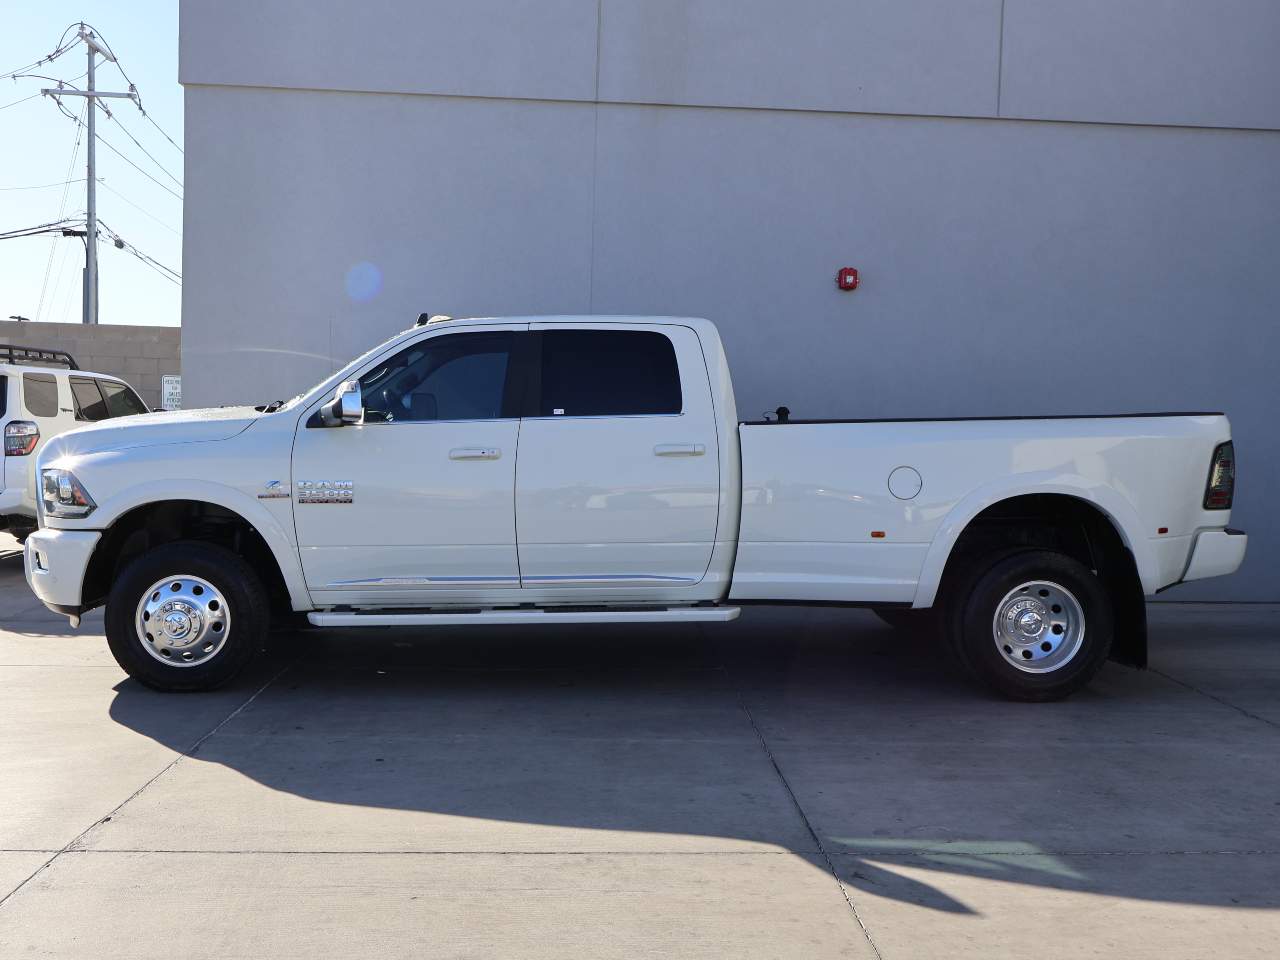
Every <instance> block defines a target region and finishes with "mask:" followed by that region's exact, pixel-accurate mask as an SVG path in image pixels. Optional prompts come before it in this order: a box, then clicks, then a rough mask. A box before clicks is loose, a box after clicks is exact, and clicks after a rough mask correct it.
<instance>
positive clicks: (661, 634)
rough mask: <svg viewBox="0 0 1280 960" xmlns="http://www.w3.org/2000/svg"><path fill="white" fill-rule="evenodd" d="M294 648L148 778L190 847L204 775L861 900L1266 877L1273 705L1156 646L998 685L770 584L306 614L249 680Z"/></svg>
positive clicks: (1249, 897) (448, 846)
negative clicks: (649, 596) (711, 599)
mask: <svg viewBox="0 0 1280 960" xmlns="http://www.w3.org/2000/svg"><path fill="white" fill-rule="evenodd" d="M1266 655H1267V656H1270V657H1272V658H1273V660H1274V659H1276V655H1275V654H1272V653H1269V652H1268V653H1267V654H1266ZM282 669H283V671H284V672H283V673H281V674H280V676H279V677H278V678H276V679H275V680H274V681H273V682H271V683H270V684H269V685H268V686H267V687H266V688H265V689H263V690H262V691H261V692H260V693H259V694H258V695H257V696H256V698H255V699H254V700H253V701H252V703H250V704H249V705H248V706H247V707H245V708H244V709H243V710H242V711H241V712H240V713H238V714H236V715H235V716H233V717H232V718H231V719H230V720H228V721H227V722H226V723H225V724H224V725H223V726H221V727H220V728H219V729H217V731H216V732H215V733H214V734H213V735H212V736H209V737H208V738H207V739H205V740H204V741H203V742H201V743H200V744H199V746H198V748H197V749H196V750H195V751H194V753H193V758H194V761H196V762H195V763H192V762H191V761H183V763H181V764H179V765H178V766H177V767H175V768H174V769H173V770H172V771H170V772H169V773H167V774H166V775H165V777H164V778H161V780H160V781H158V782H157V783H156V784H155V785H153V786H151V787H149V788H148V792H151V793H155V794H156V797H155V800H154V802H155V803H156V804H157V805H163V804H175V805H178V806H181V807H182V808H183V809H184V810H185V814H184V819H185V821H186V822H187V823H189V824H200V825H201V826H199V827H197V828H194V830H192V831H190V832H188V833H186V834H185V835H184V837H183V838H181V840H180V841H179V842H180V843H181V844H183V845H185V847H187V848H194V849H204V848H205V847H206V845H207V846H208V847H209V848H211V849H212V848H221V847H226V846H227V845H228V844H231V845H232V846H233V847H234V846H235V844H237V843H240V842H244V843H246V844H247V843H250V842H251V838H249V837H248V836H242V835H239V834H237V830H238V827H237V826H236V820H235V817H234V816H233V815H232V814H230V813H228V812H227V811H225V810H224V809H222V808H221V807H220V806H219V803H218V802H215V800H213V799H210V797H211V796H213V795H215V794H216V795H217V796H218V797H220V798H221V799H222V801H226V800H227V799H228V798H232V797H234V798H239V799H237V800H236V802H240V801H241V800H243V804H244V805H245V807H246V808H251V809H254V810H255V812H254V814H253V816H254V817H255V818H266V819H270V818H276V819H275V821H274V822H273V825H272V828H271V829H270V830H269V831H268V833H269V835H270V837H271V843H272V844H278V845H279V846H280V848H281V849H313V848H314V849H338V850H342V849H396V850H405V851H505V850H518V851H521V852H529V851H541V850H546V851H556V850H574V851H606V850H622V851H629V850H633V849H639V850H659V851H664V850H674V851H685V852H735V851H757V852H758V851H778V850H783V851H792V852H795V853H797V854H800V855H804V856H806V857H807V858H808V859H809V861H810V862H811V863H812V864H813V865H814V866H815V868H816V869H820V870H827V869H829V867H834V869H835V870H836V872H837V873H838V874H839V876H840V877H841V879H842V881H843V882H844V883H845V884H846V885H847V887H848V888H849V890H850V893H851V894H852V896H853V897H854V899H855V902H856V900H857V897H859V896H862V895H867V894H870V895H874V896H879V897H888V898H891V899H895V900H900V901H904V902H908V903H912V904H916V905H919V906H920V907H922V908H929V909H933V910H941V911H949V912H956V913H966V912H972V911H973V910H974V909H975V908H974V907H972V906H971V905H969V904H967V903H966V902H965V895H964V894H963V893H962V892H961V893H956V892H953V891H954V890H956V888H957V886H958V887H959V888H960V890H961V891H963V890H964V889H966V884H968V885H969V887H972V884H971V882H970V881H971V880H972V879H977V878H981V879H983V880H999V881H1004V882H1006V883H1011V884H1017V885H1030V886H1033V887H1036V888H1041V889H1044V890H1055V891H1078V892H1086V893H1091V894H1101V895H1108V896H1115V897H1126V898H1137V899H1143V900H1155V901H1168V902H1180V903H1195V904H1211V905H1221V906H1239V907H1254V908H1263V907H1265V908H1275V907H1280V876H1277V875H1276V868H1277V866H1278V865H1280V857H1277V856H1276V855H1275V854H1277V852H1280V840H1278V838H1277V814H1278V813H1280V806H1277V805H1276V804H1277V798H1280V765H1277V764H1276V763H1275V757H1276V756H1277V747H1280V735H1278V731H1277V730H1276V729H1275V728H1274V727H1270V726H1268V725H1267V724H1265V723H1261V722H1258V721H1257V720H1256V719H1252V720H1251V719H1250V718H1248V717H1247V716H1245V715H1242V714H1241V713H1239V712H1237V711H1233V710H1232V709H1230V708H1229V707H1226V706H1224V705H1222V704H1221V703H1217V702H1214V701H1212V700H1210V699H1208V698H1206V697H1202V696H1199V695H1197V694H1195V693H1194V692H1192V691H1189V690H1187V689H1186V688H1184V687H1181V686H1179V685H1178V684H1176V683H1173V682H1170V681H1169V680H1168V679H1166V678H1164V677H1162V676H1160V675H1159V674H1155V673H1151V672H1148V673H1140V672H1137V671H1132V670H1129V669H1126V668H1122V667H1118V666H1114V665H1111V666H1108V667H1107V668H1106V670H1104V672H1103V674H1102V675H1101V677H1100V678H1099V679H1098V680H1097V681H1096V682H1095V684H1094V685H1093V686H1092V687H1091V688H1090V689H1089V690H1088V691H1086V692H1084V693H1083V694H1081V695H1078V696H1077V697H1075V698H1073V699H1072V700H1070V701H1067V702H1065V703H1059V704H1041V705H1027V704H1013V703H1006V702H1003V701H999V700H993V699H991V698H989V697H986V696H984V695H983V694H981V693H977V692H975V691H974V690H973V689H971V688H970V687H969V686H968V685H967V684H966V683H964V682H962V681H961V680H959V679H958V678H956V677H955V676H953V675H952V674H951V673H950V672H949V671H948V670H947V668H946V667H944V665H943V663H942V661H941V659H940V657H939V656H938V652H937V649H936V647H935V646H934V645H933V644H932V643H931V642H930V641H929V640H928V639H927V638H922V637H912V636H904V635H902V634H899V633H896V632H894V631H892V630H890V629H888V628H887V627H883V626H881V625H879V623H878V621H876V620H874V619H873V618H872V617H871V615H870V614H867V613H865V612H862V611H839V610H837V611H831V610H761V609H757V610H751V611H748V612H747V614H746V615H744V619H743V620H742V621H740V622H739V623H737V624H733V625H727V626H724V627H707V628H694V627H687V626H682V627H666V628H646V627H635V626H629V627H608V628H600V627H574V628H550V627H548V628H532V627H529V628H523V629H520V630H510V629H509V630H505V631H504V630H499V629H489V628H470V629H469V630H459V631H443V630H441V631H438V632H433V633H430V634H426V635H422V634H415V633H414V632H412V631H392V630H381V631H378V630H367V631H361V632H352V631H346V632H340V631H304V632H300V633H297V634H292V635H289V636H287V637H284V638H283V639H282V640H281V641H280V642H278V643H277V644H276V648H275V649H274V650H273V651H272V652H271V654H270V655H269V656H268V657H267V658H266V659H264V660H263V661H262V662H261V663H260V664H258V666H257V667H256V668H255V669H254V671H253V675H252V676H249V677H246V678H244V679H243V680H242V681H240V682H238V683H237V686H236V690H235V691H234V692H235V693H236V697H235V698H233V700H234V702H237V703H238V702H243V700H244V699H245V698H248V697H249V696H250V695H251V694H253V693H254V691H255V690H257V689H258V688H259V687H261V686H262V684H263V683H264V682H266V681H267V680H268V679H269V678H270V677H271V676H272V675H273V674H274V673H275V672H276V671H279V670H282ZM1272 675H1273V676H1280V673H1273V674H1272ZM192 703H193V698H192V697H191V696H175V695H162V694H157V693H153V692H151V691H148V690H146V689H144V688H142V687H141V686H139V685H137V684H135V683H134V682H132V681H125V682H123V683H121V684H120V685H119V686H118V687H117V693H116V697H115V699H114V701H113V703H112V704H111V708H110V713H111V717H112V718H113V719H114V720H115V721H116V722H117V723H120V724H123V725H124V726H126V727H128V728H130V729H132V730H135V731H137V732H139V733H141V734H144V735H146V736H148V737H152V738H154V739H155V740H157V741H160V742H162V743H164V744H166V745H167V746H169V747H172V748H173V749H175V750H179V751H187V750H189V749H190V748H191V747H192V741H193V739H194V738H193V737H192V735H191V733H190V732H189V726H188V727H187V730H188V732H186V733H178V732H175V731H181V730H183V729H184V725H183V723H182V722H181V718H182V716H183V714H184V711H187V710H189V709H190V708H191V705H192ZM228 703H232V700H228ZM203 765H210V766H209V767H205V766H203ZM220 770H228V771H233V772H234V773H235V774H238V775H240V776H242V777H244V778H248V780H249V781H250V783H248V784H245V783H244V782H243V781H238V780H236V778H227V777H225V776H222V775H221V774H220V773H219V771H220ZM232 780H236V782H234V783H233V782H231V781H232ZM197 781H198V784H199V785H198V786H197ZM224 781H225V782H224ZM254 783H256V784H261V785H264V786H266V787H269V788H270V791H272V792H270V793H262V792H261V791H258V793H262V795H261V796H256V795H254V796H250V795H249V794H248V793H242V792H241V791H250V792H252V791H253V790H254V787H253V784H254ZM214 784H217V786H216V787H215V786H214ZM228 791H229V792H228ZM282 797H283V798H304V799H305V800H308V801H320V802H322V803H321V804H316V805H315V806H310V805H302V806H299V805H298V804H297V803H296V802H286V800H282V799H281V798H282ZM143 799H145V795H144V798H143ZM329 805H339V808H338V809H337V812H335V810H334V808H333V807H331V806H329ZM131 806H133V807H135V808H136V809H135V810H134V811H133V815H134V816H145V815H146V813H145V810H146V807H145V803H144V804H139V803H138V802H137V801H135V802H134V803H133V804H131ZM379 811H383V812H385V813H386V815H383V814H382V813H379ZM129 815H130V811H129V809H128V808H126V810H125V811H123V812H122V817H124V818H127V817H128V816H129ZM117 819H120V818H117ZM601 832H608V833H607V834H605V833H601ZM273 848H274V847H273Z"/></svg>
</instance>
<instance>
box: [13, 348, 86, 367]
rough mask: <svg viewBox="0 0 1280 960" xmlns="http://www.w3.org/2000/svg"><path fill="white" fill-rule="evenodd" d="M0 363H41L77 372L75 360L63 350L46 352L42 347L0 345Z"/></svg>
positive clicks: (77, 365)
mask: <svg viewBox="0 0 1280 960" xmlns="http://www.w3.org/2000/svg"><path fill="white" fill-rule="evenodd" d="M0 363H13V364H24V363H43V364H53V365H54V366H61V367H66V368H67V369H68V370H79V369H80V365H79V364H78V363H76V358H75V357H73V356H71V354H69V353H67V351H65V350H46V349H44V348H43V347H24V346H21V345H20V344H16V343H0Z"/></svg>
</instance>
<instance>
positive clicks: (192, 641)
mask: <svg viewBox="0 0 1280 960" xmlns="http://www.w3.org/2000/svg"><path fill="white" fill-rule="evenodd" d="M269 622H270V608H269V604H268V600H267V593H266V590H265V589H264V588H263V586H262V581H261V580H259V579H258V576H257V574H255V573H254V572H253V568H252V567H250V566H249V565H248V564H247V563H246V562H245V561H244V560H243V559H242V558H241V557H240V556H238V555H237V554H235V553H232V552H231V551H230V550H227V549H225V548H223V547H219V546H215V545H213V544H209V543H200V542H196V541H180V542H178V543H170V544H165V545H164V546H161V547H157V548H155V549H154V550H149V551H148V552H146V553H144V554H142V555H141V556H139V557H137V558H136V559H134V560H133V561H132V562H131V563H129V565H128V566H127V567H125V569H124V570H123V571H122V572H121V574H120V575H119V576H118V577H117V578H116V581H115V583H114V584H113V586H112V588H111V593H110V596H109V597H108V598H107V610H106V628H107V645H108V646H109V647H110V648H111V653H112V655H113V656H114V657H115V658H116V662H117V663H119V664H120V666H121V667H122V668H124V670H125V672H127V673H128V674H129V676H131V677H133V678H134V679H135V680H137V681H138V682H140V683H143V684H145V685H146V686H148V687H151V688H153V689H156V690H175V691H176V690H212V689H213V688H214V687H217V686H219V685H221V684H223V683H226V682H227V681H228V680H230V679H231V678H232V677H234V676H235V675H236V674H237V673H239V672H240V671H241V670H243V669H244V667H245V665H246V664H248V663H249V661H250V660H252V659H253V657H254V655H255V654H256V653H257V652H258V650H259V649H261V647H262V645H263V641H264V639H265V637H266V632H267V628H268V625H269Z"/></svg>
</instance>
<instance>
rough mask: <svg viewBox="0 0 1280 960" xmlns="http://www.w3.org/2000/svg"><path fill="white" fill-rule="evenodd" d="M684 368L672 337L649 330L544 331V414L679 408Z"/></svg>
mask: <svg viewBox="0 0 1280 960" xmlns="http://www.w3.org/2000/svg"><path fill="white" fill-rule="evenodd" d="M680 406H681V396H680V370H679V367H678V366H677V364H676V351H675V348H674V347H673V346H672V345H671V340H670V339H669V338H668V337H666V336H664V335H663V334H661V333H654V332H651V331H646V330H547V331H545V332H544V333H543V334H542V390H541V399H540V402H539V405H538V411H537V415H538V416H540V417H553V416H565V417H615V416H618V417H621V416H645V415H650V416H653V415H660V414H673V413H679V412H680Z"/></svg>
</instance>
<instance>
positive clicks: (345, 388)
mask: <svg viewBox="0 0 1280 960" xmlns="http://www.w3.org/2000/svg"><path fill="white" fill-rule="evenodd" d="M320 422H321V424H323V425H324V426H326V427H344V426H346V425H347V424H349V423H363V422H364V397H363V396H362V395H361V393H360V381H359V380H348V381H346V382H345V383H343V384H341V385H339V387H338V389H337V390H336V391H335V392H334V394H333V399H332V400H330V401H329V402H328V403H326V404H325V405H324V406H323V407H321V408H320Z"/></svg>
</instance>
